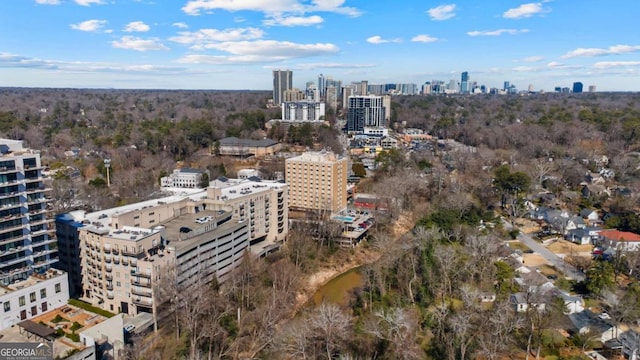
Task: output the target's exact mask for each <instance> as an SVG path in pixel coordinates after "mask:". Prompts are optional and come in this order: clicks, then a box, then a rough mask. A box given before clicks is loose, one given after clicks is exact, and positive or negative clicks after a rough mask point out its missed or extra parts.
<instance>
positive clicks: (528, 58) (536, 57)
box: [522, 56, 544, 63]
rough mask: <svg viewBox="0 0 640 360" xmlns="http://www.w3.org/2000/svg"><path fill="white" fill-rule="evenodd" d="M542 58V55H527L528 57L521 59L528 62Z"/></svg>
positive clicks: (538, 60)
mask: <svg viewBox="0 0 640 360" xmlns="http://www.w3.org/2000/svg"><path fill="white" fill-rule="evenodd" d="M542 60H544V58H543V57H542V56H529V57H526V58H524V59H522V61H524V62H529V63H533V62H540V61H542Z"/></svg>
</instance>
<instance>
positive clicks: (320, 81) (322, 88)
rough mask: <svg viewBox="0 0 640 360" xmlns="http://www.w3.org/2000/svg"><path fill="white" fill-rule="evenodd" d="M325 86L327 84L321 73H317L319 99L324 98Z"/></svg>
mask: <svg viewBox="0 0 640 360" xmlns="http://www.w3.org/2000/svg"><path fill="white" fill-rule="evenodd" d="M326 88H327V84H326V81H325V78H324V75H322V74H320V75H318V91H319V92H320V98H321V99H324V92H325V89H326Z"/></svg>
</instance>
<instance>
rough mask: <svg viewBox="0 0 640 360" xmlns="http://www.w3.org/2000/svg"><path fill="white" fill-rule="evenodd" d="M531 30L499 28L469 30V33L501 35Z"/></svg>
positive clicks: (470, 34)
mask: <svg viewBox="0 0 640 360" xmlns="http://www.w3.org/2000/svg"><path fill="white" fill-rule="evenodd" d="M527 32H529V29H498V30H484V31H478V30H475V31H469V32H468V33H467V35H469V36H500V35H502V34H510V35H516V34H522V33H527Z"/></svg>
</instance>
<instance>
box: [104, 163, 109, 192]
mask: <svg viewBox="0 0 640 360" xmlns="http://www.w3.org/2000/svg"><path fill="white" fill-rule="evenodd" d="M104 167H105V168H106V169H107V187H111V178H110V177H109V169H110V168H111V159H104Z"/></svg>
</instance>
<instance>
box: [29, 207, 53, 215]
mask: <svg viewBox="0 0 640 360" xmlns="http://www.w3.org/2000/svg"><path fill="white" fill-rule="evenodd" d="M48 212H49V210H47V209H46V208H40V209H33V210H29V216H34V215H40V214H46V213H48Z"/></svg>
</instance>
